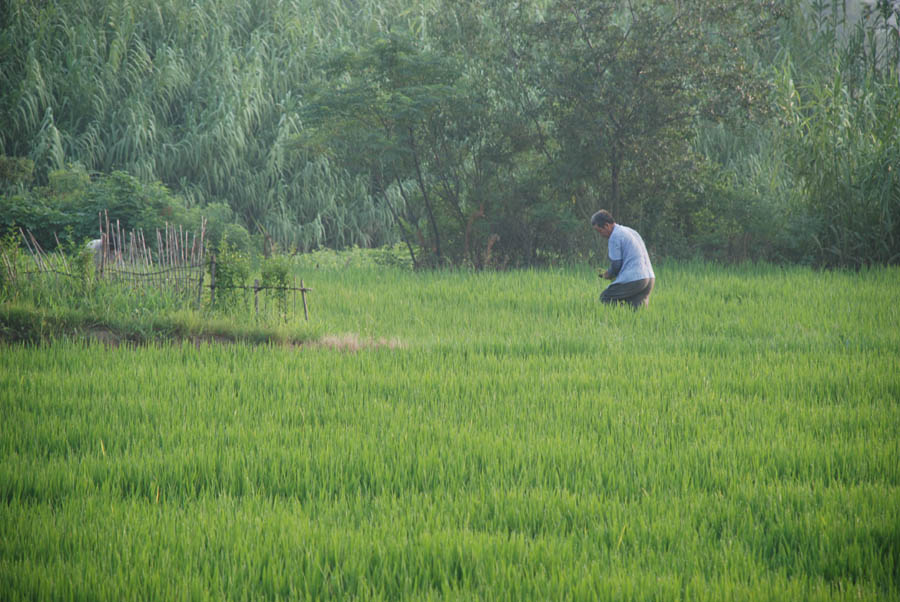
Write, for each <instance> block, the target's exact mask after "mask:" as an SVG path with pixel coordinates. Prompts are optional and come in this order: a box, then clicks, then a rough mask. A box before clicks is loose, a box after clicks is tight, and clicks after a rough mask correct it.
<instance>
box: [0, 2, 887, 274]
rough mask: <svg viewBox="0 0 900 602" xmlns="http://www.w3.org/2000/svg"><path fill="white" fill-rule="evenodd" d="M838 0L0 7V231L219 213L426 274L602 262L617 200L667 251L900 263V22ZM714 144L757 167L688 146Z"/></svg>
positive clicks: (308, 243) (266, 233)
mask: <svg viewBox="0 0 900 602" xmlns="http://www.w3.org/2000/svg"><path fill="white" fill-rule="evenodd" d="M867 6H868V5H867ZM853 7H854V4H853V3H841V2H832V1H831V0H816V1H814V2H802V3H790V2H785V1H782V0H777V1H775V2H771V1H768V0H765V1H764V0H752V1H738V0H697V1H695V2H674V3H673V2H662V1H659V0H646V1H644V0H641V1H635V2H628V3H610V2H600V1H594V0H590V1H587V2H584V1H581V2H571V1H569V0H526V1H524V2H513V3H510V2H506V3H504V2H495V1H490V2H483V1H480V0H453V1H452V2H450V1H449V0H428V1H426V2H418V3H414V5H413V4H411V3H410V2H409V0H354V1H353V2H331V3H329V2H318V1H315V2H314V1H311V0H291V1H275V0H210V1H208V2H203V3H196V2H189V1H187V0H169V1H166V2H153V1H150V0H110V1H109V2H104V3H101V4H96V5H95V4H90V3H87V2H84V0H59V1H57V2H49V3H48V2H32V1H30V0H10V1H9V2H7V3H6V5H5V7H4V11H3V13H2V16H0V56H2V57H3V59H2V60H3V65H2V67H3V68H2V69H0V157H3V158H2V160H0V195H2V196H0V229H2V230H3V231H9V230H10V227H11V226H12V225H13V224H16V225H18V226H25V227H28V228H29V229H31V230H33V231H35V233H36V236H38V237H39V240H40V241H41V242H42V244H44V243H46V244H47V245H48V246H49V247H50V248H52V247H53V246H55V240H54V237H53V235H54V234H56V233H60V232H63V231H64V230H65V228H66V226H72V234H73V236H75V237H76V239H80V238H84V237H85V236H88V235H91V234H90V233H91V232H96V229H95V227H94V226H95V224H96V220H97V217H96V212H97V211H98V209H100V208H101V207H107V206H109V207H113V208H114V209H115V211H116V212H118V213H120V214H121V215H122V216H124V217H122V218H118V219H122V220H123V222H124V221H128V222H129V223H132V224H140V227H143V228H145V229H147V228H149V229H152V228H153V227H155V226H154V224H159V223H164V222H169V223H178V224H182V223H183V224H185V225H187V224H189V223H190V224H196V225H195V226H194V227H193V229H196V228H197V227H199V219H200V216H201V213H202V212H203V211H205V210H208V211H209V212H210V213H216V214H219V215H218V216H217V217H216V218H215V219H210V227H211V228H212V229H213V230H214V231H215V232H214V233H213V234H212V236H211V240H212V243H213V245H214V246H215V245H218V244H219V242H220V240H221V238H222V235H223V234H224V230H225V229H226V228H227V229H229V230H231V233H230V234H229V238H230V239H231V243H232V244H233V245H235V246H237V247H239V248H242V249H251V248H253V247H260V248H262V249H264V250H267V249H269V248H271V247H272V246H273V245H277V246H278V247H279V248H281V249H283V250H287V251H298V252H307V251H311V250H315V249H319V248H322V247H330V248H336V249H342V248H352V247H354V246H359V247H380V246H384V245H392V244H394V243H395V242H397V241H398V240H402V242H403V244H404V246H405V248H406V251H407V254H408V255H409V259H410V261H411V262H412V263H414V264H416V265H418V266H436V265H446V264H452V265H460V266H472V267H475V268H485V267H503V266H511V265H534V264H538V263H543V262H547V261H553V262H559V261H570V260H573V259H578V258H585V257H589V256H591V255H592V254H593V253H595V252H596V248H597V243H596V240H595V239H594V238H592V236H591V231H590V229H589V228H588V226H587V218H588V217H589V216H590V215H591V213H593V211H595V210H596V209H597V208H599V207H600V206H605V207H606V208H608V209H611V210H612V212H613V214H614V215H615V216H616V217H617V218H618V219H619V220H620V221H621V222H623V223H627V224H630V225H633V226H635V227H637V228H638V229H639V230H640V231H641V232H642V233H643V234H644V236H645V239H646V240H647V241H648V243H649V244H650V245H651V246H653V247H655V248H657V249H659V250H660V251H661V252H666V253H668V252H669V250H671V252H672V254H674V255H676V256H688V255H697V254H699V255H704V256H708V257H716V258H722V259H728V260H740V259H744V258H749V257H765V258H774V259H783V260H789V261H802V262H809V261H816V262H819V263H823V264H829V265H836V264H842V265H859V264H863V263H871V262H893V261H896V257H897V252H896V242H895V241H896V239H897V235H896V231H895V230H894V229H893V225H892V224H894V223H896V220H895V216H894V214H895V210H894V208H895V206H896V204H897V201H896V196H897V195H896V192H895V190H896V186H897V182H896V179H895V177H896V176H895V175H894V174H896V171H897V170H896V169H893V170H892V171H888V170H886V167H887V166H890V165H893V157H894V156H896V148H895V146H893V145H892V144H891V140H892V139H896V135H895V125H894V123H893V122H892V121H891V114H892V111H891V109H892V107H894V106H896V86H895V85H894V84H895V82H896V81H897V75H896V65H897V64H898V61H900V36H898V35H897V32H898V25H897V22H898V18H900V15H898V8H897V6H896V3H891V2H888V1H887V0H880V1H879V2H877V3H875V4H874V5H872V6H870V7H868V8H860V9H859V10H857V11H856V12H857V13H858V14H857V15H856V17H858V18H859V20H858V21H855V22H854V21H852V18H853V16H852V15H851V13H852V12H853ZM773 66H774V69H775V70H778V69H781V71H782V73H778V72H777V71H773ZM785 70H788V71H789V76H788V77H789V78H790V79H791V80H792V82H793V83H792V85H793V87H794V89H796V90H797V91H799V94H800V97H799V100H800V103H799V104H794V105H793V106H791V105H790V96H789V95H788V96H786V95H785V94H786V93H787V91H788V90H789V88H790V86H786V85H782V84H783V75H784V73H783V72H784V71H785ZM892 70H893V71H892ZM836 74H840V77H839V80H840V85H839V86H836V85H835V84H836V82H837V81H838V78H836ZM775 85H777V86H779V88H780V89H779V90H776V91H775V93H774V99H773V95H772V88H773V87H774V86H775ZM817 90H818V92H817ZM829 95H830V96H829ZM772 100H774V102H771V101H772ZM838 105H840V106H838ZM801 106H802V109H801V108H800V107H801ZM785 107H792V108H790V110H788V109H786V108H785ZM790 111H796V112H797V113H796V115H795V116H794V117H797V118H798V119H799V121H797V120H795V119H794V117H790V116H789V115H787V113H790ZM894 113H895V112H894ZM792 120H793V121H792ZM841 120H843V121H841ZM785 121H787V122H792V123H793V125H791V126H790V127H787V132H788V134H789V136H788V137H789V138H790V140H788V141H784V140H780V138H782V137H783V136H784V132H783V131H782V129H781V128H783V127H785V125H786V123H783V122H785ZM797 123H800V124H802V125H800V126H797V127H794V126H796V124H797ZM848 124H849V125H848ZM720 126H723V127H724V131H725V135H728V136H733V137H734V138H735V139H736V140H739V141H747V143H748V144H749V147H748V148H747V149H745V150H746V152H744V153H743V155H744V156H745V157H746V158H747V162H746V164H744V165H740V166H737V165H735V164H734V163H730V164H729V163H728V161H727V160H725V159H724V158H722V157H719V156H716V155H715V152H711V153H709V154H707V153H706V152H705V151H704V150H703V147H704V145H705V142H703V141H702V139H703V138H704V136H705V134H704V130H705V129H706V128H716V127H720ZM753 130H762V131H765V132H766V133H768V134H769V136H768V137H764V138H765V139H766V140H767V141H768V143H769V144H770V146H769V147H767V148H756V146H755V141H754V140H753V136H752V135H751V136H748V135H746V132H748V131H753ZM834 131H840V132H841V136H844V134H846V137H845V138H841V139H840V140H837V142H838V145H837V146H838V147H840V148H841V153H842V155H843V156H846V157H852V158H849V159H847V162H846V164H841V163H840V161H838V162H837V163H836V162H835V161H834V160H831V161H829V158H828V156H827V152H826V149H827V145H828V144H831V143H830V142H827V141H826V138H827V135H826V134H828V133H829V132H834ZM871 137H874V139H875V141H876V142H874V143H872V142H870V138H871ZM698 139H700V140H701V141H700V142H699V144H698ZM706 150H711V149H709V147H707V149H706ZM712 150H713V151H714V149H712ZM769 157H776V159H774V160H770V159H769ZM720 159H722V160H721V161H720ZM784 165H787V166H789V168H790V169H789V170H790V172H791V173H785V167H784ZM73 166H75V167H73ZM79 166H83V167H79ZM767 172H770V173H767ZM117 173H118V174H120V176H121V175H122V174H128V176H126V177H125V178H134V179H135V182H139V183H140V185H139V186H137V187H136V186H135V185H134V183H129V182H126V181H122V180H123V177H118V181H116V180H117V176H116V175H115V174H117ZM87 178H89V179H87ZM154 183H156V184H154ZM32 185H35V186H37V188H29V187H30V186H32ZM141 187H143V188H144V190H139V188H141ZM157 188H159V190H156V189H157ZM168 191H173V193H171V194H170V193H169V192H168ZM798 196H800V197H803V198H798ZM164 197H171V198H178V199H179V200H178V202H176V203H174V204H167V203H166V202H162V203H158V202H157V201H159V200H161V199H162V200H163V201H164ZM135 198H141V201H140V202H139V203H137V205H135V204H134V203H131V202H129V201H127V200H126V199H135ZM154 199H156V200H154ZM219 204H222V205H227V207H228V209H230V211H231V217H228V218H223V217H221V211H220V209H219V208H217V207H215V205H219ZM826 214H829V215H831V214H836V215H839V217H840V219H842V220H844V221H847V220H849V221H848V222H847V223H848V225H849V227H846V228H845V227H835V226H833V224H832V223H831V222H830V221H829V219H825V218H824V217H823V216H824V215H826ZM879 214H880V215H881V217H880V218H879V217H877V216H878V215H879ZM766 215H769V216H771V217H772V220H778V221H780V222H781V223H782V224H784V227H783V228H770V227H767V226H765V225H764V224H763V225H760V219H761V218H762V217H764V216H766ZM772 220H769V221H772ZM879 220H880V221H879ZM763 221H765V220H763ZM888 223H889V224H891V225H890V226H885V224H888ZM241 228H243V231H241ZM785 232H789V233H790V234H789V235H786V234H785ZM735 241H738V242H735ZM740 241H743V242H740ZM63 242H64V243H65V242H68V241H63Z"/></svg>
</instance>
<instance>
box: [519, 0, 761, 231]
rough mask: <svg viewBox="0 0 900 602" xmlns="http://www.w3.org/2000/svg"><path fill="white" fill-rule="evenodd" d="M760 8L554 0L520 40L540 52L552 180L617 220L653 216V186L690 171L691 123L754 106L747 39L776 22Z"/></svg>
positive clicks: (709, 1) (756, 97)
mask: <svg viewBox="0 0 900 602" xmlns="http://www.w3.org/2000/svg"><path fill="white" fill-rule="evenodd" d="M771 4H772V3H764V2H748V1H728V0H695V1H692V2H659V1H653V0H626V1H625V2H618V3H610V2H604V1H601V0H558V1H556V2H553V3H552V4H551V5H550V6H549V8H548V10H547V11H546V14H545V17H544V18H543V19H542V20H540V21H538V22H536V23H535V24H534V25H533V27H531V28H530V30H529V31H528V32H527V35H529V36H530V38H531V40H532V43H533V44H534V45H535V47H536V48H539V49H540V52H538V53H536V54H535V56H538V57H543V59H542V62H541V63H540V64H538V65H537V71H538V73H537V77H538V78H539V81H540V82H541V83H542V85H543V88H544V90H545V93H546V94H547V96H548V99H549V102H548V112H549V116H550V118H551V119H552V122H553V123H554V124H555V131H554V134H555V136H556V138H557V141H558V145H559V156H558V159H557V165H558V169H557V176H556V177H557V179H558V180H560V181H569V182H570V183H571V184H570V185H571V186H572V187H573V188H577V187H578V186H579V185H582V186H586V187H587V188H588V189H592V190H596V191H597V194H599V195H600V196H602V198H603V201H604V202H603V204H604V206H606V207H607V208H608V209H610V210H611V211H612V212H613V215H616V216H617V217H619V216H621V217H622V218H624V219H629V220H636V221H638V222H640V221H641V219H642V218H641V216H642V215H644V214H648V213H651V212H653V213H657V214H658V213H659V212H660V210H661V209H662V208H663V206H664V203H665V199H662V198H659V197H658V196H657V197H656V198H655V199H654V196H656V195H659V194H660V192H662V194H663V196H665V194H666V192H665V191H660V190H659V189H658V188H657V187H656V185H655V184H656V183H657V182H660V181H665V180H669V181H672V182H679V181H681V182H683V181H684V179H685V178H690V176H691V175H692V174H693V173H694V170H695V169H696V166H695V165H693V164H692V162H691V159H690V158H691V152H690V141H691V138H692V132H693V129H692V128H693V126H694V125H695V124H696V122H697V120H698V119H699V118H700V117H704V116H705V117H708V118H713V119H721V118H723V117H725V116H733V115H735V113H736V112H737V111H739V110H744V111H745V112H746V111H747V110H748V109H751V108H752V107H753V106H754V105H755V104H756V103H758V102H760V101H762V100H763V99H764V98H763V95H762V94H761V89H762V86H763V82H762V79H761V78H759V77H757V76H756V75H755V73H754V71H753V69H752V68H751V67H750V65H749V63H748V61H749V59H748V56H752V52H751V50H752V49H750V48H748V40H749V41H751V42H752V41H753V40H755V39H756V38H757V37H758V36H759V35H760V32H762V31H763V30H764V28H765V27H766V26H767V25H768V24H769V23H770V21H771V19H773V18H774V15H777V13H773V12H772V11H771V10H770V9H771V6H769V5H771ZM650 174H652V176H650V177H647V176H648V175H650ZM626 193H627V194H626ZM626 197H627V198H628V199H629V201H628V202H626V201H625V199H626Z"/></svg>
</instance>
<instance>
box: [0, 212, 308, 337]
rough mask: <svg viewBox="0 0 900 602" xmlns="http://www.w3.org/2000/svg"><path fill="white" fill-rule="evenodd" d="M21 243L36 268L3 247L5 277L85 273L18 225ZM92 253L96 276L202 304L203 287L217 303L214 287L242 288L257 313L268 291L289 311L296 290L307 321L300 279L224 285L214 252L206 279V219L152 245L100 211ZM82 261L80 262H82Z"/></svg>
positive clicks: (164, 234) (168, 231)
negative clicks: (192, 230)
mask: <svg viewBox="0 0 900 602" xmlns="http://www.w3.org/2000/svg"><path fill="white" fill-rule="evenodd" d="M19 232H20V234H21V236H22V241H23V246H24V248H25V249H27V251H28V254H29V255H30V257H31V260H32V263H33V265H34V266H35V267H34V269H27V268H26V269H21V268H22V266H20V265H19V264H18V262H17V261H16V260H15V258H14V257H11V256H9V254H8V253H7V252H6V250H4V249H0V259H2V264H3V265H2V267H3V269H4V270H5V272H6V276H7V278H6V281H7V282H9V283H11V284H12V285H15V284H16V282H17V281H18V280H19V279H20V278H23V277H24V278H31V277H33V276H35V275H41V276H46V275H53V276H54V277H57V278H58V277H60V276H62V277H64V278H71V279H82V278H85V277H86V273H85V272H84V271H83V270H81V271H80V270H79V269H78V266H72V265H70V262H69V260H68V259H67V258H66V255H65V254H64V253H48V252H46V251H44V249H43V248H41V246H40V244H38V242H37V240H36V239H35V237H34V236H33V235H32V234H31V233H30V232H27V231H24V230H21V229H20V230H19ZM89 249H90V251H91V252H92V254H93V263H94V266H93V268H94V272H95V274H96V275H97V277H98V278H101V279H104V280H107V281H112V282H119V283H123V284H125V285H127V286H129V287H131V288H145V287H146V288H154V289H157V290H168V291H171V292H174V293H176V294H179V295H182V296H185V297H187V298H191V297H193V298H196V304H197V306H198V307H200V306H201V305H202V304H203V293H204V289H208V290H209V302H210V305H211V306H215V305H216V296H217V293H218V294H219V295H220V296H221V294H222V291H234V290H239V291H245V292H252V293H253V309H254V312H255V314H256V316H257V317H258V316H259V309H260V294H261V293H267V292H268V293H272V294H274V295H275V298H276V301H277V302H278V303H279V306H280V307H281V309H282V310H283V311H284V313H287V309H288V304H287V297H288V294H290V295H291V299H292V303H291V308H292V310H293V313H296V305H297V299H296V296H297V295H296V294H297V293H298V292H299V293H300V297H301V301H302V304H303V316H304V319H306V320H307V321H309V304H308V302H307V297H306V295H307V293H309V292H311V291H312V289H311V288H307V287H306V286H305V284H304V282H303V280H302V279H301V280H300V285H299V286H296V283H295V284H294V285H293V286H271V285H261V284H260V282H259V280H258V279H257V280H255V281H254V283H253V285H252V286H244V285H231V284H229V285H224V284H219V283H217V282H216V265H217V264H216V257H215V255H214V254H212V255H210V256H209V258H208V266H209V279H208V281H207V271H206V268H207V263H206V257H205V253H206V251H205V222H204V223H203V224H201V231H200V234H199V236H195V235H193V234H191V233H188V232H185V231H184V230H182V229H181V228H177V229H176V228H174V227H169V226H168V225H167V226H166V228H165V229H164V230H163V231H160V230H157V232H156V250H151V249H150V247H149V246H148V245H147V242H146V239H145V237H144V234H143V232H142V231H133V232H130V233H127V234H126V233H125V232H124V231H123V230H122V229H121V227H120V225H119V223H118V222H116V223H115V224H114V225H113V224H110V222H109V220H108V218H107V219H106V220H104V219H102V217H101V237H100V238H99V239H96V240H93V241H91V242H90V243H89ZM82 267H83V266H82Z"/></svg>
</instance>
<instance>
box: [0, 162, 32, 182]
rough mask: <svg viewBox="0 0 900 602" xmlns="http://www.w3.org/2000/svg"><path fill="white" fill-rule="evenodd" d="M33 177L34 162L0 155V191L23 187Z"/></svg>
mask: <svg viewBox="0 0 900 602" xmlns="http://www.w3.org/2000/svg"><path fill="white" fill-rule="evenodd" d="M33 177H34V161H32V160H31V159H26V158H24V157H7V156H5V155H0V190H5V189H9V188H14V187H18V186H24V185H27V184H29V183H30V182H31V181H32V178H33Z"/></svg>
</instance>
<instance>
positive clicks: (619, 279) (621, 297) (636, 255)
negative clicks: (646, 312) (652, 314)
mask: <svg viewBox="0 0 900 602" xmlns="http://www.w3.org/2000/svg"><path fill="white" fill-rule="evenodd" d="M591 226H593V227H594V230H596V231H597V232H599V233H600V236H602V237H603V238H606V239H609V261H610V263H611V265H610V268H609V269H608V270H606V271H605V272H604V273H603V274H602V277H603V278H606V279H607V280H612V281H613V282H612V284H610V285H609V286H608V287H606V290H604V291H603V293H601V294H600V301H602V302H603V303H613V304H619V303H630V304H631V306H632V307H633V308H634V309H637V308H639V307H641V306H645V305H649V304H650V293H651V292H652V291H653V283H654V282H655V281H656V276H655V275H654V274H653V266H652V265H650V256H649V255H647V247H646V246H644V240H643V239H642V238H641V235H640V234H638V233H637V232H635V231H634V230H632V229H631V228H629V227H627V226H623V225H621V224H617V223H616V222H615V220H613V217H612V215H610V213H609V211H606V210H605V209H601V210H600V211H598V212H597V213H595V214H594V215H593V217H591Z"/></svg>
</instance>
